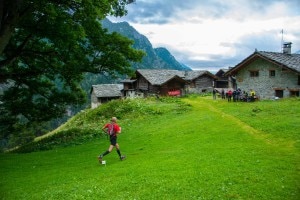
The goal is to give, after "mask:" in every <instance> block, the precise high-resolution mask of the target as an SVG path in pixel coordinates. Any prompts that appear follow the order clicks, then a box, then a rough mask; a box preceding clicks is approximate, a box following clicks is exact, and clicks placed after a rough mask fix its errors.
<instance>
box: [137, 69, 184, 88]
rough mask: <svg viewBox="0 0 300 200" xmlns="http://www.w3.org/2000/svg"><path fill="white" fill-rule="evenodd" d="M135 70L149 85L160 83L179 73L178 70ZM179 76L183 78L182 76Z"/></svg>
mask: <svg viewBox="0 0 300 200" xmlns="http://www.w3.org/2000/svg"><path fill="white" fill-rule="evenodd" d="M137 72H138V73H139V74H141V75H142V76H143V77H144V78H145V79H146V80H147V81H149V82H150V83H151V85H162V84H164V83H166V82H167V81H169V80H171V79H173V78H174V77H176V76H178V75H180V73H179V72H180V71H178V70H159V69H138V70H137ZM179 77H181V78H183V77H182V76H179Z"/></svg>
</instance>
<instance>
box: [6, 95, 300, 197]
mask: <svg viewBox="0 0 300 200" xmlns="http://www.w3.org/2000/svg"><path fill="white" fill-rule="evenodd" d="M184 101H186V102H187V103H189V104H191V105H192V110H191V111H189V112H186V113H180V112H172V111H170V112H168V113H165V114H162V115H149V116H139V117H136V118H133V119H132V118H123V119H122V120H120V121H119V123H120V124H121V126H122V130H123V134H122V135H121V136H120V137H119V143H120V145H121V150H122V152H123V153H125V154H126V155H127V156H128V159H127V160H126V161H124V162H121V161H119V160H118V159H117V154H116V153H115V152H112V153H111V154H110V155H108V156H107V157H105V159H106V161H107V166H104V165H100V166H99V164H98V163H97V159H96V157H97V155H98V154H99V153H101V152H102V151H104V150H105V149H106V148H107V146H108V141H107V140H106V139H105V138H103V137H99V139H97V140H94V141H91V142H87V143H85V144H83V145H80V146H73V147H72V146H71V147H67V148H56V149H54V150H50V151H44V152H36V153H29V154H4V155H1V156H0V162H1V166H0V170H1V182H0V190H1V193H0V195H1V196H0V198H1V199H297V197H299V196H300V185H299V180H300V179H299V178H300V174H299V171H300V170H299V169H300V163H299V162H300V160H299V149H300V147H299V141H300V140H299V139H300V137H299V134H298V131H297V130H299V124H300V118H299V113H300V110H299V107H300V106H299V103H300V102H299V100H298V101H297V100H295V101H288V102H286V103H285V102H283V103H282V102H257V103H255V104H251V103H231V104H229V103H227V102H225V101H213V100H210V99H203V98H201V99H200V98H190V99H185V100H184ZM157 106H161V108H160V109H164V105H161V104H159V103H158V105H157ZM166 106H167V105H166ZM281 109H282V110H281ZM295 109H298V110H295ZM280 118H281V119H282V122H280V121H279V119H280ZM85 126H87V125H85ZM297 128H298V129H297Z"/></svg>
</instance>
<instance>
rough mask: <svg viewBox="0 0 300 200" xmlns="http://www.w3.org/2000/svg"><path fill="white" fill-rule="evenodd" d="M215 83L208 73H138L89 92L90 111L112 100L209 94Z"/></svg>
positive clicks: (213, 76) (147, 70) (158, 71)
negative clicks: (118, 82)
mask: <svg viewBox="0 0 300 200" xmlns="http://www.w3.org/2000/svg"><path fill="white" fill-rule="evenodd" d="M217 79H218V77H216V76H215V75H213V74H212V73H210V72H208V71H200V70H198V71H197V70H196V71H179V70H163V69H162V70H158V69H138V70H136V72H135V77H132V78H130V79H125V80H123V81H121V83H122V84H123V85H120V84H99V85H93V86H92V88H91V92H90V93H91V107H92V108H95V107H97V106H99V105H100V104H102V103H105V102H107V101H110V100H112V99H116V98H135V97H147V96H151V95H155V96H157V97H158V96H182V95H185V94H190V93H206V92H212V90H213V88H214V84H215V81H216V80H217Z"/></svg>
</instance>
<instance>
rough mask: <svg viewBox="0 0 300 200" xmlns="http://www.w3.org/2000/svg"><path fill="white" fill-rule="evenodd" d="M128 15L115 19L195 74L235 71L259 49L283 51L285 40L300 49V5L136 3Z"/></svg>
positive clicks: (279, 0) (294, 0)
mask: <svg viewBox="0 0 300 200" xmlns="http://www.w3.org/2000/svg"><path fill="white" fill-rule="evenodd" d="M128 13H129V14H128V15H127V16H126V17H123V18H118V19H115V18H114V19H111V18H110V19H111V20H112V21H127V22H129V23H130V24H131V25H132V26H133V27H134V28H136V29H137V31H139V32H140V33H141V34H144V35H145V36H146V37H148V39H149V40H150V42H151V43H152V45H153V46H154V47H166V48H167V49H168V50H169V51H170V52H171V53H172V54H173V55H174V56H175V58H176V59H177V60H178V61H180V62H182V63H184V64H186V65H188V66H190V67H192V68H193V69H194V68H195V69H198V68H205V67H206V68H209V69H211V68H217V67H218V68H224V67H226V66H234V65H236V64H238V63H239V62H240V61H242V60H243V59H244V58H246V57H247V56H249V55H250V54H251V53H253V51H254V50H255V49H258V50H264V51H275V52H280V51H281V39H282V36H283V40H284V41H289V42H292V43H293V45H292V52H295V51H299V50H300V30H299V27H300V1H299V0H289V1H286V0H264V1H262V0H251V1H249V0H226V1H224V0H207V1H195V0H184V1H182V0H163V1H162V0H137V1H136V3H134V4H130V5H129V6H128ZM282 29H283V30H284V34H283V35H281V34H280V31H281V30H282ZM293 50H294V51H293Z"/></svg>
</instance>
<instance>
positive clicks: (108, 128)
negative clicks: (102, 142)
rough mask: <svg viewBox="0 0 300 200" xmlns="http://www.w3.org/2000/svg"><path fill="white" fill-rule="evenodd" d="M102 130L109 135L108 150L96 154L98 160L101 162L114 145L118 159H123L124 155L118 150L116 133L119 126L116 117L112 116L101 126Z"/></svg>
mask: <svg viewBox="0 0 300 200" xmlns="http://www.w3.org/2000/svg"><path fill="white" fill-rule="evenodd" d="M102 130H103V131H105V132H106V133H107V134H108V135H109V140H110V145H109V148H108V150H106V151H105V152H103V153H102V154H100V155H99V156H98V160H99V162H100V163H102V159H103V157H104V156H106V155H107V154H109V153H110V152H111V151H112V150H113V148H114V147H116V150H117V153H118V155H119V157H120V160H124V159H125V156H122V154H121V151H120V146H119V144H118V142H117V137H118V134H120V133H121V127H120V126H119V125H118V124H117V118H116V117H112V118H111V122H110V123H107V124H105V125H104V126H103V127H102Z"/></svg>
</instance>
